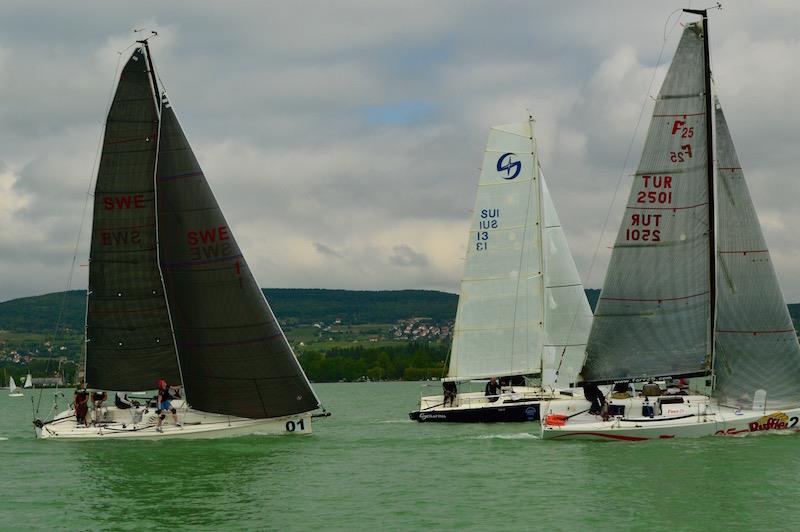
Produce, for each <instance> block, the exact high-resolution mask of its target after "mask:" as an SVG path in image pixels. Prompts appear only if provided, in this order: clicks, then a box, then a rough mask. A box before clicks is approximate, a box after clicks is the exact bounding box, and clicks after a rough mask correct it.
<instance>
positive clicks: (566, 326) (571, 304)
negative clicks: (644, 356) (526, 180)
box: [539, 172, 592, 388]
mask: <svg viewBox="0 0 800 532" xmlns="http://www.w3.org/2000/svg"><path fill="white" fill-rule="evenodd" d="M539 177H540V179H541V185H542V210H543V212H542V221H543V225H544V230H543V231H542V238H543V243H542V249H543V250H544V332H545V339H544V345H543V346H542V386H552V387H554V388H564V387H567V386H569V385H570V384H573V383H574V382H575V380H576V378H577V376H578V372H579V371H580V370H581V367H582V366H583V361H584V359H585V358H586V341H587V339H588V337H589V330H590V329H591V326H592V309H591V308H590V307H589V301H587V299H586V292H585V291H584V289H583V283H582V282H581V278H580V276H579V275H578V269H577V268H576V267H575V261H574V259H573V258H572V253H571V252H570V250H569V245H568V244H567V238H566V236H564V230H563V229H562V227H561V222H560V221H559V219H558V214H557V213H556V208H555V206H554V205H553V200H552V199H551V197H550V191H549V190H547V181H545V178H544V175H542V174H541V172H540V174H539Z"/></svg>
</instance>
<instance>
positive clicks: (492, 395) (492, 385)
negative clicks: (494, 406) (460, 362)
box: [483, 377, 500, 403]
mask: <svg viewBox="0 0 800 532" xmlns="http://www.w3.org/2000/svg"><path fill="white" fill-rule="evenodd" d="M483 395H485V396H486V397H488V398H489V402H490V403H494V402H495V401H497V399H498V397H497V396H498V395H500V385H499V384H498V383H497V377H492V378H491V379H489V382H487V383H486V390H484V393H483Z"/></svg>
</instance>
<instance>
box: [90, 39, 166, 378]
mask: <svg viewBox="0 0 800 532" xmlns="http://www.w3.org/2000/svg"><path fill="white" fill-rule="evenodd" d="M153 94H154V93H153V88H152V86H151V83H150V77H149V73H148V68H147V60H146V56H145V54H144V52H143V50H142V49H141V48H137V49H136V50H135V51H134V52H133V54H132V55H131V57H130V59H129V60H128V62H127V63H126V64H125V67H124V68H123V70H122V75H121V76H120V80H119V84H118V86H117V90H116V93H115V95H114V100H113V102H112V104H111V109H110V111H109V113H108V118H107V120H106V127H105V136H104V139H103V147H102V153H101V156H100V164H99V167H98V174H97V184H96V186H95V193H94V223H93V227H92V241H91V251H90V259H89V293H88V302H87V305H88V308H87V317H86V341H87V343H86V382H87V385H88V386H90V387H93V388H102V389H112V390H121V391H123V390H124V391H128V390H149V389H154V388H156V386H157V381H158V379H161V378H163V379H166V380H167V381H168V382H170V383H175V384H177V383H179V382H180V375H179V373H178V366H177V359H176V356H175V347H174V344H173V339H172V332H171V330H170V323H169V315H168V313H167V306H166V301H165V297H164V293H163V289H162V284H161V276H160V274H159V270H158V258H157V251H156V216H155V190H154V188H155V186H154V172H155V161H156V147H157V144H158V113H157V109H156V100H155V98H154V96H153Z"/></svg>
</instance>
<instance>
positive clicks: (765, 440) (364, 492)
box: [0, 383, 800, 531]
mask: <svg viewBox="0 0 800 532" xmlns="http://www.w3.org/2000/svg"><path fill="white" fill-rule="evenodd" d="M315 387H316V389H317V391H318V393H319V395H320V397H321V398H322V400H323V402H324V403H325V405H326V406H327V407H328V408H329V409H330V410H331V411H332V412H333V413H334V415H333V416H332V417H331V418H328V419H326V420H322V421H318V422H315V425H314V434H313V435H312V436H306V437H288V436H275V437H267V436H247V437H241V438H232V439H227V440H206V441H204V440H195V441H190V440H187V441H169V440H166V441H157V442H135V441H101V442H56V441H37V440H35V439H34V435H33V428H32V426H31V424H30V417H31V415H30V414H31V405H30V397H29V396H30V395H31V394H30V392H28V395H29V396H28V397H26V398H25V399H12V398H9V397H8V396H7V392H5V391H3V392H0V465H2V469H0V471H2V473H1V474H0V478H2V480H0V529H2V530H8V529H16V530H22V529H43V528H50V529H52V528H56V529H60V528H63V529H81V530H84V529H89V530H91V529H127V530H141V529H145V528H151V527H156V526H160V527H162V528H161V530H168V529H170V530H172V529H192V530H198V529H200V530H202V529H219V528H224V529H276V530H310V529H349V530H378V529H394V530H408V529H431V530H434V529H435V530H442V529H454V528H458V529H491V530H522V529H555V530H575V529H584V530H587V529H596V528H599V529H611V528H617V529H619V530H628V529H648V530H670V531H673V530H693V529H694V530H697V529H703V530H724V529H734V530H744V529H773V530H774V529H792V528H795V529H796V528H797V526H800V500H799V498H798V496H799V495H800V483H799V482H798V481H799V480H800V477H799V475H800V437H798V436H781V435H765V436H762V437H748V438H742V439H702V440H683V441H681V440H667V441H657V442H647V443H617V442H614V443H591V442H542V441H540V440H538V439H537V438H536V436H535V435H536V433H537V432H538V425H535V424H502V425H477V424H476V425H455V424H453V425H447V424H416V423H413V422H411V421H408V418H407V412H408V410H409V409H411V408H412V407H413V406H414V403H415V400H416V399H417V397H418V395H419V391H420V386H419V385H418V384H416V383H386V384H379V383H365V384H317V385H316V386H315ZM36 393H38V392H36ZM44 393H45V401H50V397H51V396H52V393H53V392H52V391H46V392H44Z"/></svg>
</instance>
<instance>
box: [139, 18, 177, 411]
mask: <svg viewBox="0 0 800 532" xmlns="http://www.w3.org/2000/svg"><path fill="white" fill-rule="evenodd" d="M155 35H158V34H157V33H155V32H154V33H153V36H155ZM149 39H150V37H148V38H147V39H143V40H141V41H138V42H140V43H142V45H144V51H145V54H144V55H145V56H146V57H147V70H148V71H149V73H150V82H151V83H152V84H153V96H154V97H155V100H156V102H155V103H156V110H157V112H158V115H157V118H158V128H157V130H156V164H155V165H154V166H153V195H154V198H155V201H154V204H155V219H156V266H157V267H158V276H159V278H160V280H161V289H162V290H163V293H164V304H165V305H166V306H167V318H168V319H169V330H170V333H171V334H172V345H174V346H175V361H176V362H177V365H178V375H179V376H180V379H181V388H182V393H183V397H184V400H186V401H188V395H187V393H186V386H185V384H184V380H183V368H181V357H180V355H179V354H178V340H177V338H175V324H174V323H173V320H172V309H171V308H170V305H169V297H167V285H166V283H165V282H164V271H163V270H162V268H161V244H160V236H159V234H160V230H159V222H158V157H159V152H160V149H161V114H162V108H161V106H162V105H163V103H164V99H163V98H162V97H161V93H160V92H159V90H158V81H157V80H156V69H155V68H154V67H153V58H152V57H151V55H150V45H148V44H147V41H148V40H149Z"/></svg>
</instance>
